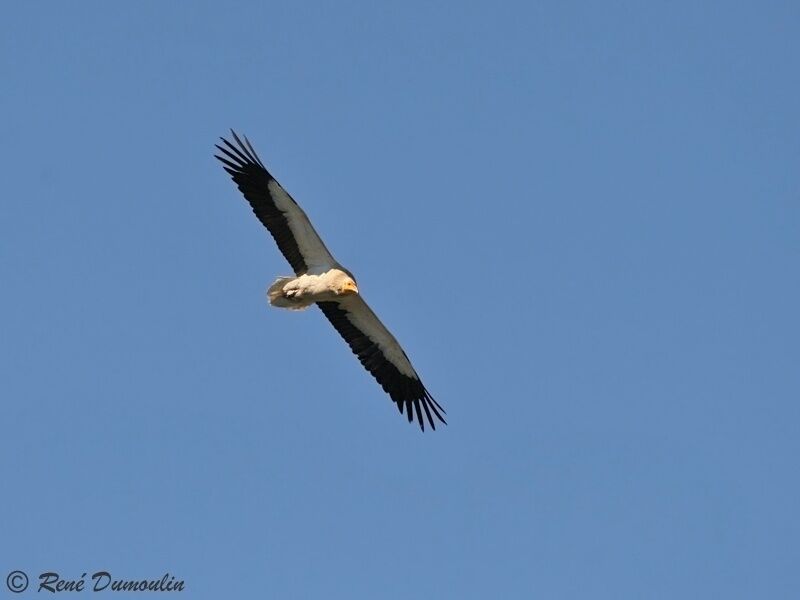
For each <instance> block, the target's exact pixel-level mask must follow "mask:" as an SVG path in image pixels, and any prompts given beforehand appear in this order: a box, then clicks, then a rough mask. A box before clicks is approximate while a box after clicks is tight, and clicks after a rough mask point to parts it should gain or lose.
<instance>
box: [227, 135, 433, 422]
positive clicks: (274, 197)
mask: <svg viewBox="0 0 800 600" xmlns="http://www.w3.org/2000/svg"><path fill="white" fill-rule="evenodd" d="M231 134H232V135H233V139H234V140H235V142H236V145H234V144H232V143H231V142H229V141H228V140H226V139H225V138H220V139H221V140H222V144H223V145H222V146H220V145H218V144H215V146H216V148H217V149H218V150H219V151H220V153H221V155H219V154H217V155H215V157H216V158H217V159H219V160H220V161H221V162H222V165H223V168H224V169H225V170H226V171H227V172H228V173H229V174H230V176H231V178H233V181H234V182H235V183H236V185H237V186H238V188H239V190H240V191H241V192H242V194H244V197H245V199H246V200H247V201H248V202H249V203H250V206H251V207H252V208H253V212H254V213H255V214H256V217H258V220H259V221H261V223H262V224H263V225H264V226H265V227H266V228H267V229H268V230H269V232H270V233H271V234H272V237H273V238H275V242H276V243H277V244H278V248H279V249H280V251H281V253H282V254H283V255H284V256H285V257H286V260H288V261H289V264H290V265H291V266H292V269H294V273H295V277H279V278H278V279H277V280H276V281H275V283H273V284H272V285H271V286H270V287H269V289H268V290H267V297H268V299H269V303H270V304H271V305H272V306H276V307H279V308H286V309H289V310H302V309H304V308H307V307H308V306H310V305H311V304H316V305H317V306H318V307H319V308H320V310H321V311H322V313H323V314H324V315H325V316H326V317H327V319H328V320H329V321H330V322H331V324H332V325H333V326H334V328H335V329H336V331H338V332H339V334H340V335H341V336H342V337H343V338H344V340H345V341H346V342H347V344H348V345H349V346H350V349H351V350H352V351H353V353H354V354H355V355H356V356H358V360H360V361H361V364H362V365H364V368H365V369H367V371H369V372H370V373H371V374H372V376H373V377H375V379H376V380H377V381H378V383H379V384H380V385H381V387H383V389H384V391H385V392H386V393H387V394H389V396H390V397H391V399H392V401H393V402H394V403H395V404H397V408H398V409H399V410H400V413H401V414H402V413H403V411H404V410H405V412H406V415H407V417H408V421H409V423H410V422H411V421H412V420H413V419H414V414H413V411H416V416H417V421H418V422H419V426H420V428H421V429H422V430H423V431H424V430H425V421H424V419H423V417H422V411H425V416H426V417H427V419H428V423H430V426H431V428H433V429H436V423H435V419H434V416H435V417H436V419H438V420H439V421H441V422H442V423H446V422H445V420H444V418H443V417H442V414H443V413H444V412H445V411H444V409H443V408H442V407H441V406H439V404H438V403H437V402H436V400H434V399H433V397H432V396H431V395H430V393H428V390H427V389H425V386H424V385H423V384H422V381H420V378H419V375H417V372H416V371H415V370H414V367H412V366H411V361H409V360H408V356H406V353H405V352H404V351H403V349H402V348H401V347H400V344H399V343H398V342H397V340H396V339H395V338H394V336H393V335H392V334H391V333H390V332H389V330H388V329H386V327H384V325H383V323H381V322H380V320H379V319H378V317H377V316H375V313H374V312H372V309H371V308H370V307H369V306H368V305H367V303H366V302H365V301H364V299H363V298H362V297H361V294H360V293H359V291H358V287H357V285H356V280H355V277H354V276H353V274H352V273H351V272H350V271H348V270H347V269H345V268H344V267H343V266H342V265H340V264H339V263H338V262H337V261H336V259H335V258H333V256H332V255H331V253H330V252H329V251H328V249H327V248H326V247H325V244H324V243H323V242H322V240H321V239H320V237H319V235H317V232H316V231H314V227H313V226H312V225H311V222H310V221H309V220H308V217H307V216H306V213H305V212H303V209H302V208H300V206H298V204H297V203H296V202H295V201H294V199H293V198H292V197H291V196H290V195H289V194H288V193H287V192H286V191H285V190H284V189H283V188H282V187H281V185H280V184H279V183H278V182H277V181H276V180H275V178H274V177H273V176H272V175H270V174H269V171H267V169H266V167H264V164H263V163H262V162H261V159H259V157H258V155H257V154H256V153H255V151H254V150H253V147H252V146H251V145H250V141H249V140H248V139H247V137H245V138H244V143H242V141H241V140H240V139H239V137H238V136H237V135H236V133H234V132H233V131H231ZM412 408H413V411H412Z"/></svg>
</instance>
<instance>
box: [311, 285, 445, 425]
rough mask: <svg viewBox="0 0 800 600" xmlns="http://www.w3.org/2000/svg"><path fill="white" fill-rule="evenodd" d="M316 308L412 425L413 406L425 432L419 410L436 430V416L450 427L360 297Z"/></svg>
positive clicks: (393, 341)
mask: <svg viewBox="0 0 800 600" xmlns="http://www.w3.org/2000/svg"><path fill="white" fill-rule="evenodd" d="M317 306H319V307H320V309H321V310H322V312H323V314H324V315H325V316H326V317H327V318H328V320H329V321H330V322H331V323H332V324H333V326H334V327H335V328H336V331H338V332H339V334H340V335H341V336H342V337H343V338H344V340H345V341H346V342H347V344H348V345H349V346H350V349H351V350H352V351H353V353H354V354H355V355H356V356H358V360H360V361H361V364H362V365H364V368H365V369H366V370H367V371H369V372H370V373H372V376H373V377H375V379H377V380H378V383H380V384H381V387H383V389H384V391H385V392H386V393H387V394H389V396H391V398H392V401H394V402H395V403H396V404H397V408H398V409H399V410H400V413H401V414H402V413H403V409H405V411H406V414H407V416H408V421H409V422H411V421H412V420H413V418H414V415H413V412H412V406H413V408H414V410H415V411H416V413H417V421H419V426H420V427H421V428H422V430H423V431H425V422H424V420H423V418H422V412H421V410H420V407H421V408H422V409H423V410H424V411H425V415H426V416H427V417H428V422H429V423H430V425H431V427H432V428H433V429H436V423H435V420H434V418H433V415H435V416H436V418H438V419H439V420H440V421H441V422H442V423H445V424H447V422H446V421H445V420H444V417H442V413H444V412H445V411H444V409H443V408H442V407H441V406H439V404H438V403H437V402H436V400H434V399H433V397H432V396H431V395H430V393H428V390H426V389H425V386H424V385H422V381H420V379H419V375H417V372H416V371H415V370H414V367H412V366H411V361H409V360H408V356H406V353H405V352H403V349H402V348H401V347H400V344H399V343H398V342H397V340H396V339H395V338H394V336H393V335H392V334H391V333H390V332H389V330H388V329H386V327H385V326H384V325H383V323H381V321H380V319H378V317H377V316H375V313H374V312H372V309H371V308H370V307H369V306H368V305H367V303H366V302H364V299H363V298H362V297H361V296H360V295H358V294H356V295H353V296H346V297H344V298H342V299H341V300H339V301H336V302H317ZM440 411H441V412H440ZM431 413H433V415H432V414H431Z"/></svg>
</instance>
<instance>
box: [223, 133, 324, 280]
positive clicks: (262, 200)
mask: <svg viewBox="0 0 800 600" xmlns="http://www.w3.org/2000/svg"><path fill="white" fill-rule="evenodd" d="M231 134H232V135H233V139H234V140H235V141H236V144H237V145H234V144H232V143H231V142H229V141H228V140H226V139H225V138H220V139H221V140H222V143H223V144H224V147H223V146H220V145H217V146H216V147H217V149H218V150H219V151H220V152H221V153H222V154H223V156H220V155H218V154H216V155H215V157H216V158H217V159H219V160H220V161H221V162H222V164H223V168H224V169H225V170H226V171H227V172H228V173H229V174H230V176H231V177H232V178H233V181H234V182H235V183H236V185H237V186H238V187H239V189H240V190H241V192H242V194H244V197H245V198H246V199H247V201H248V202H249V203H250V206H252V207H253V212H254V213H256V216H257V217H258V220H259V221H261V222H262V223H263V224H264V227H266V228H267V229H268V230H269V232H270V233H271V234H272V237H273V238H275V242H276V243H277V244H278V248H279V249H280V251H281V253H282V254H283V255H284V256H285V257H286V260H288V261H289V264H290V265H291V266H292V269H294V272H295V274H297V275H301V274H303V273H305V272H306V271H308V270H309V269H314V268H315V267H319V268H326V267H328V268H329V267H331V266H333V265H335V264H336V260H335V259H334V258H333V256H331V253H330V252H328V249H327V248H326V247H325V244H324V243H323V242H322V240H321V239H320V237H319V235H318V234H317V232H316V231H314V227H313V226H312V225H311V222H310V221H309V220H308V217H307V216H306V213H305V212H303V209H302V208H300V206H298V204H297V202H295V201H294V199H293V198H292V197H291V196H290V195H289V194H288V193H287V192H286V190H284V189H283V188H282V187H281V184H279V183H278V182H277V181H276V180H275V178H274V177H273V176H272V175H270V174H269V171H267V169H266V167H265V166H264V164H263V163H262V162H261V159H260V158H258V155H257V154H256V153H255V150H253V147H252V146H251V145H250V141H249V140H248V139H247V137H245V138H244V143H242V140H240V139H239V136H237V135H236V133H234V132H233V131H231Z"/></svg>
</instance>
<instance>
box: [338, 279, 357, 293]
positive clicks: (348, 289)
mask: <svg viewBox="0 0 800 600" xmlns="http://www.w3.org/2000/svg"><path fill="white" fill-rule="evenodd" d="M342 293H343V294H357V293H358V288H357V287H356V284H355V282H353V281H348V282H347V283H345V284H344V285H343V286H342Z"/></svg>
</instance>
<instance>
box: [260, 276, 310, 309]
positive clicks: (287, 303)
mask: <svg viewBox="0 0 800 600" xmlns="http://www.w3.org/2000/svg"><path fill="white" fill-rule="evenodd" d="M294 279H295V278H294V277H278V278H277V279H276V280H275V283H273V284H272V285H271V286H269V289H268V290H267V298H269V303H270V304H271V305H272V306H275V307H277V308H288V309H289V310H303V309H304V308H308V303H307V302H304V301H302V300H300V299H295V298H291V297H289V296H287V295H286V294H284V292H283V288H284V287H285V286H286V284H287V283H289V282H291V281H294Z"/></svg>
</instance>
